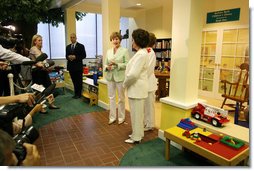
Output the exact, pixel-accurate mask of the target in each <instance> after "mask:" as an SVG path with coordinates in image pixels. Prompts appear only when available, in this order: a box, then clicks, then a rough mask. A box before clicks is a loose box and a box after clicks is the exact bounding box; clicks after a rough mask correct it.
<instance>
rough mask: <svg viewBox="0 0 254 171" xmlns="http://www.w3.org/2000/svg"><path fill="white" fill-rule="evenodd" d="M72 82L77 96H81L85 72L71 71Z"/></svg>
mask: <svg viewBox="0 0 254 171" xmlns="http://www.w3.org/2000/svg"><path fill="white" fill-rule="evenodd" d="M69 73H70V76H71V80H72V83H73V86H74V94H75V96H81V93H82V84H83V71H82V70H78V71H69Z"/></svg>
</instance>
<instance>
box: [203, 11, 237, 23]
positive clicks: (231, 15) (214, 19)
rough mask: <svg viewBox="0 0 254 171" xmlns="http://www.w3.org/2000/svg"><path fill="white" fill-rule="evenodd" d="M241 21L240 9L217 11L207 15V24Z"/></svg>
mask: <svg viewBox="0 0 254 171" xmlns="http://www.w3.org/2000/svg"><path fill="white" fill-rule="evenodd" d="M239 19H240V8H235V9H229V10H223V11H215V12H209V13H207V17H206V23H207V24H210V23H220V22H227V21H237V20H239Z"/></svg>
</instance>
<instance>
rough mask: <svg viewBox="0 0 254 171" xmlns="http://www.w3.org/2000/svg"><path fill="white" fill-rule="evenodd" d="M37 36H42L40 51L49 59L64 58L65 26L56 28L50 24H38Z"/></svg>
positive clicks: (60, 25) (61, 25)
mask: <svg viewBox="0 0 254 171" xmlns="http://www.w3.org/2000/svg"><path fill="white" fill-rule="evenodd" d="M38 34H40V35H41V36H42V40H43V42H42V43H43V44H42V51H43V52H44V53H46V54H47V55H48V56H49V57H50V58H51V59H63V58H65V26H64V25H63V24H62V23H60V24H59V26H58V27H55V26H52V25H50V24H43V23H39V24H38Z"/></svg>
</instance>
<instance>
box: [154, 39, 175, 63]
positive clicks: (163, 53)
mask: <svg viewBox="0 0 254 171" xmlns="http://www.w3.org/2000/svg"><path fill="white" fill-rule="evenodd" d="M171 40H172V39H171V38H161V39H157V41H156V45H155V48H154V49H153V50H154V52H155V55H156V61H157V64H156V67H157V68H158V67H159V68H161V66H162V65H164V63H165V65H166V66H170V59H171Z"/></svg>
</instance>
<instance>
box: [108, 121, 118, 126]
mask: <svg viewBox="0 0 254 171" xmlns="http://www.w3.org/2000/svg"><path fill="white" fill-rule="evenodd" d="M115 121H116V120H109V121H108V124H109V125H111V124H112V123H114V122H115Z"/></svg>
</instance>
